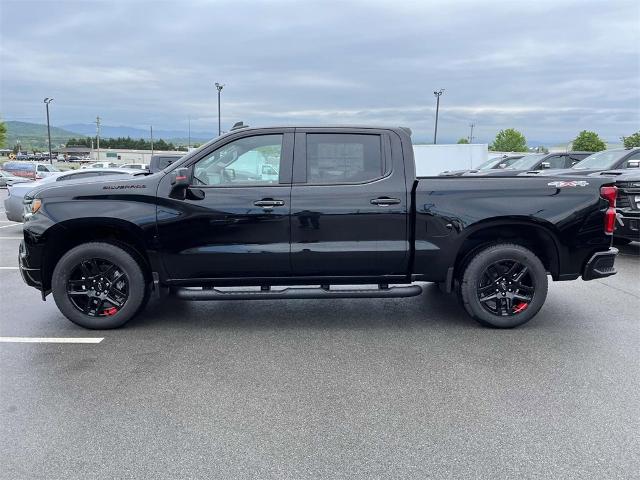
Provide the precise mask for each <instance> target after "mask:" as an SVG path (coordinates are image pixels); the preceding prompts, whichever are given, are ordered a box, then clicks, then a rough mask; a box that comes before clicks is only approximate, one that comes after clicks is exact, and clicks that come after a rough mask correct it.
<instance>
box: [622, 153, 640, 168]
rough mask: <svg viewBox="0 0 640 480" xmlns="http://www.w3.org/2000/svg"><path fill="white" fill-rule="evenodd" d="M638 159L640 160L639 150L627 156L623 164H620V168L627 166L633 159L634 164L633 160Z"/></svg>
mask: <svg viewBox="0 0 640 480" xmlns="http://www.w3.org/2000/svg"><path fill="white" fill-rule="evenodd" d="M638 160H640V152H637V153H634V154H633V155H631V156H630V157H629V158H627V159H626V160H625V162H624V164H623V165H622V168H629V167H630V165H629V162H630V161H633V162H634V164H635V162H637V161H638Z"/></svg>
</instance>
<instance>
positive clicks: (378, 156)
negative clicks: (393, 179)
mask: <svg viewBox="0 0 640 480" xmlns="http://www.w3.org/2000/svg"><path fill="white" fill-rule="evenodd" d="M383 174H384V163H383V161H382V147H381V137H380V135H368V134H343V133H310V134H307V182H308V183H324V184H327V183H361V182H366V181H369V180H374V179H376V178H380V177H381V176H382V175H383Z"/></svg>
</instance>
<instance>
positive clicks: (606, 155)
mask: <svg viewBox="0 0 640 480" xmlns="http://www.w3.org/2000/svg"><path fill="white" fill-rule="evenodd" d="M627 153H629V151H628V150H603V151H602V152H598V153H594V154H593V155H589V156H588V157H587V158H585V159H584V160H582V161H581V162H580V163H577V164H575V165H574V166H573V167H571V168H574V169H576V170H585V169H589V170H600V169H607V168H611V167H613V166H614V165H615V164H616V163H617V162H618V160H620V159H621V158H622V157H624V156H625V155H626V154H627Z"/></svg>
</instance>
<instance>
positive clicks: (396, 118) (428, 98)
mask: <svg viewBox="0 0 640 480" xmlns="http://www.w3.org/2000/svg"><path fill="white" fill-rule="evenodd" d="M2 8H3V12H2V13H3V14H2V15H1V16H0V35H1V38H0V40H1V41H0V64H1V65H2V67H3V68H2V73H1V74H0V112H1V113H2V115H3V117H4V118H7V119H20V120H28V121H42V105H41V103H42V98H44V97H45V96H52V97H55V98H56V105H55V106H54V108H53V109H52V119H53V122H54V124H58V125H63V124H65V123H78V122H89V121H91V120H92V119H93V118H95V115H97V114H100V115H101V117H102V118H103V119H104V122H105V123H106V124H114V125H122V124H128V125H132V126H139V125H148V124H150V123H153V124H154V125H157V127H158V129H160V128H164V129H173V128H174V127H175V126H176V125H183V124H184V123H185V121H186V118H187V117H191V118H192V128H194V129H210V127H211V125H212V123H217V119H216V113H217V106H216V92H215V88H214V87H213V83H214V82H215V81H220V82H222V83H225V84H226V86H225V89H224V90H223V94H222V98H223V108H222V112H223V123H224V124H225V125H227V126H230V125H231V124H233V123H234V122H235V121H237V120H244V121H245V122H247V123H249V124H256V125H267V124H270V123H279V124H282V123H286V124H295V123H297V122H299V123H305V124H312V123H359V124H373V123H375V124H391V125H407V126H409V127H411V128H412V129H413V131H414V132H415V135H414V137H415V138H417V139H428V138H430V136H431V131H432V129H433V117H434V103H435V102H434V98H433V94H432V92H433V90H434V89H436V88H443V87H444V88H446V92H445V94H444V95H443V97H442V98H441V110H440V114H441V116H440V122H439V136H440V138H443V139H446V138H448V139H454V140H455V139H457V138H458V137H460V136H463V135H466V134H467V130H468V124H469V123H470V122H474V123H476V130H475V131H474V133H477V135H478V137H479V139H480V140H486V141H488V140H490V139H491V138H492V137H493V135H495V133H496V131H497V130H499V129H500V128H507V127H515V128H519V129H521V130H522V131H523V132H524V133H525V135H527V137H528V138H536V139H539V140H542V141H548V142H554V141H564V140H566V139H570V138H572V137H573V136H575V134H576V133H577V132H578V131H579V130H582V129H585V128H586V129H592V130H596V131H597V132H599V133H600V134H601V135H603V136H604V137H605V138H607V139H609V140H616V139H617V138H618V137H619V136H621V135H624V134H629V133H631V132H632V131H635V130H637V129H638V128H640V93H639V92H640V88H639V86H640V85H639V81H640V49H639V47H638V45H640V32H639V30H638V28H637V25H638V22H639V21H640V7H639V6H638V4H637V2H633V1H625V0H621V1H618V0H614V1H609V2H600V1H590V0H581V1H578V0H560V1H547V0H545V1H538V2H512V1H509V2H507V1H485V2H482V3H479V2H476V1H461V2H449V1H445V0H438V1H430V2H423V1H415V2H411V1H407V2H394V1H379V0H376V1H364V0H363V1H352V2H346V1H344V2H343V1H324V2H318V1H310V2H295V1H273V2H257V1H255V2H250V1H186V2H166V1H157V2H149V1H130V2H125V1H115V0H114V1H108V2H75V1H64V0H63V1H59V2H34V1H30V0H22V1H20V2H18V1H8V2H3V7H2Z"/></svg>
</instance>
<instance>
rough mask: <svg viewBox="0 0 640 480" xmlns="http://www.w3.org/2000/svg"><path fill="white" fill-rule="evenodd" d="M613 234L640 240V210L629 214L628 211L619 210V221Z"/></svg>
mask: <svg viewBox="0 0 640 480" xmlns="http://www.w3.org/2000/svg"><path fill="white" fill-rule="evenodd" d="M613 235H614V237H619V238H626V239H628V240H631V241H632V242H640V212H638V213H637V214H634V213H631V214H629V213H627V212H624V213H620V210H618V223H617V225H616V230H615V232H613Z"/></svg>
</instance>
